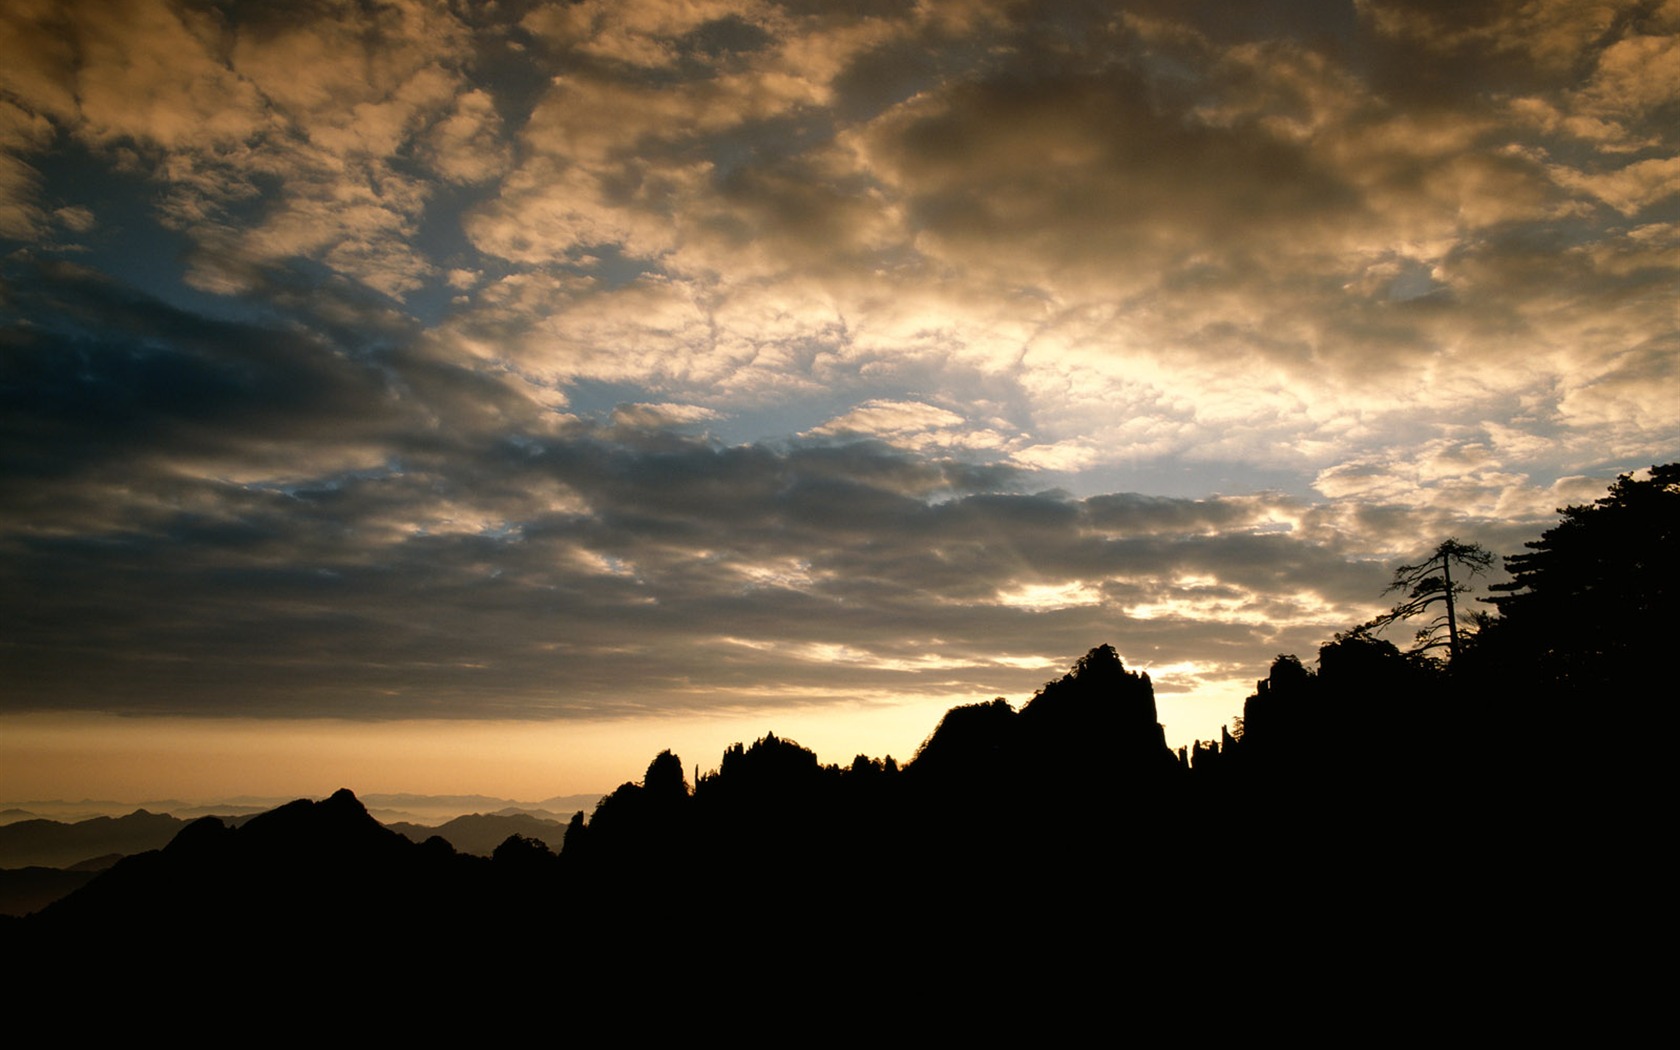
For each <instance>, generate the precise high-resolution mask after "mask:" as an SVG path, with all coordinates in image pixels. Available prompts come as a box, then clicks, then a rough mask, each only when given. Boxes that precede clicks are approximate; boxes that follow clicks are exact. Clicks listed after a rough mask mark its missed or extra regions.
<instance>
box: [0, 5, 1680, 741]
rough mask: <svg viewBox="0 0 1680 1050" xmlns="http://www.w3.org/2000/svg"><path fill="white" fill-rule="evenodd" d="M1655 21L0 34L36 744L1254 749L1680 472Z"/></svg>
mask: <svg viewBox="0 0 1680 1050" xmlns="http://www.w3.org/2000/svg"><path fill="white" fill-rule="evenodd" d="M1675 10H1676V9H1675V7H1674V5H1673V4H1668V5H1659V6H1653V5H1631V4H1619V5H1618V4H1611V5H1599V6H1592V5H1580V4H1568V3H1555V4H1554V3H1514V2H1513V3H1497V4H1488V5H1474V6H1461V7H1458V8H1448V7H1442V6H1441V5H1432V4H1419V3H1410V2H1406V3H1402V2H1377V0H1371V2H1365V3H1360V4H1357V5H1354V8H1353V10H1352V11H1351V12H1350V11H1349V10H1347V9H1346V7H1345V5H1341V6H1338V5H1305V6H1303V5H1299V4H1259V5H1252V6H1249V7H1245V8H1244V10H1243V11H1241V12H1238V11H1235V10H1234V9H1232V8H1230V7H1229V5H1182V4H1162V3H1153V2H1150V3H1138V4H1126V5H1120V6H1119V7H1113V6H1108V7H1101V6H1099V7H1092V6H1090V5H1082V4H1029V5H1020V4H1005V3H991V2H983V0H982V2H973V3H962V4H937V5H921V6H916V5H909V6H906V5H902V4H885V3H883V4H875V5H844V6H843V7H837V6H835V5H825V4H810V3H756V2H754V3H727V4H724V3H709V2H702V3H679V2H674V0H627V2H623V3H594V2H585V3H576V4H524V5H502V6H491V7H482V6H481V7H476V8H471V9H468V8H467V7H463V6H461V5H451V4H443V3H431V2H421V0H405V2H401V3H390V4H380V5H366V4H359V3H339V2H335V0H328V2H321V3H315V4H310V5H307V6H306V7H301V8H300V7H296V6H295V5H293V6H286V5H269V4H237V5H216V4H210V5H205V4H197V3H194V4H178V3H117V4H112V5H105V6H104V7H102V8H95V7H92V6H89V5H70V6H65V5H49V4H40V3H32V2H27V0H26V2H22V3H14V4H11V5H8V6H7V7H6V9H5V10H4V11H3V12H0V20H3V21H4V25H5V30H6V31H7V32H10V33H11V34H13V35H12V37H11V38H12V39H15V40H16V41H17V42H18V45H17V46H16V47H14V48H13V51H15V52H16V54H15V56H14V57H15V61H12V62H8V63H7V64H6V65H5V66H4V68H0V236H3V237H5V238H8V245H7V246H6V247H5V249H4V252H3V253H0V267H3V275H4V282H3V284H0V289H3V290H0V296H3V297H4V302H5V305H6V308H7V309H6V311H5V315H6V320H5V327H4V331H3V340H0V354H3V355H4V362H5V368H6V372H5V374H6V376H7V377H8V379H7V383H6V385H4V386H3V387H0V398H4V400H5V404H4V406H3V412H0V453H3V457H4V458H3V470H0V493H3V494H4V496H5V499H4V501H0V506H3V507H4V510H3V511H0V555H3V556H0V576H3V580H0V595H4V597H3V598H0V603H4V604H5V606H6V610H7V622H8V623H18V624H22V625H23V626H22V628H21V629H20V631H19V633H18V635H17V637H16V639H15V640H14V641H13V642H12V643H11V644H10V645H9V647H8V648H7V650H6V653H5V656H4V659H5V660H6V661H7V669H6V674H5V676H4V678H5V681H6V682H7V686H6V688H5V691H4V703H5V704H6V705H7V706H8V707H9V708H12V709H20V708H24V707H52V706H55V705H57V706H66V707H89V708H108V709H115V710H123V711H134V712H142V711H148V712H155V711H162V710H176V711H182V712H194V713H205V712H226V711H229V710H239V711H245V712H249V713H258V714H268V715H285V714H300V713H311V714H350V715H354V716H358V717H369V718H400V717H414V716H420V715H424V716H431V715H466V714H473V715H483V716H486V717H501V716H508V717H549V716H554V717H574V716H587V715H596V714H625V715H638V714H647V713H652V712H660V711H665V710H670V709H676V708H695V709H698V708H702V707H707V706H709V705H716V704H726V705H736V704H738V705H742V706H746V707H751V706H753V705H758V704H765V703H769V702H771V700H772V699H773V698H775V697H778V696H782V697H799V698H805V699H806V700H808V701H810V702H813V703H815V702H823V703H830V702H833V703H838V702H842V701H844V700H845V699H847V698H848V697H856V696H867V697H870V698H873V699H876V700H885V699H891V698H893V697H901V696H915V695H928V696H932V695H936V694H937V695H938V696H939V697H941V698H947V697H950V696H952V695H964V694H972V695H974V696H977V697H984V696H989V695H996V693H997V692H1004V691H1009V692H1017V691H1020V690H1024V689H1030V688H1031V686H1033V685H1035V684H1037V682H1038V681H1041V680H1042V677H1043V674H1044V671H1043V669H1044V668H1045V667H1047V666H1050V667H1053V666H1057V665H1059V664H1062V663H1064V662H1065V660H1066V659H1067V656H1068V653H1069V652H1070V651H1071V652H1073V653H1074V654H1077V652H1078V651H1081V647H1084V646H1088V645H1090V644H1097V643H1098V642H1101V641H1104V640H1111V641H1114V642H1115V643H1116V644H1117V645H1119V646H1120V648H1121V651H1122V653H1123V654H1124V655H1126V657H1127V659H1128V661H1129V662H1132V663H1135V664H1139V665H1143V666H1157V667H1163V668H1179V669H1180V670H1179V671H1177V672H1174V673H1176V674H1182V675H1183V676H1184V677H1185V679H1187V680H1189V681H1190V683H1191V684H1190V685H1189V686H1185V685H1183V684H1182V683H1181V684H1180V685H1179V686H1177V687H1176V688H1180V689H1185V688H1188V689H1190V690H1191V691H1192V692H1196V693H1197V695H1209V694H1210V692H1216V691H1217V690H1218V689H1228V690H1229V691H1230V692H1231V693H1232V694H1233V695H1232V698H1231V701H1230V703H1229V709H1230V710H1231V711H1234V710H1235V707H1236V705H1237V704H1239V703H1240V700H1241V695H1240V694H1241V693H1242V692H1243V691H1244V690H1246V688H1247V687H1248V680H1251V679H1253V678H1255V677H1258V675H1259V674H1260V673H1263V671H1264V664H1265V662H1266V661H1267V660H1269V659H1270V657H1271V656H1272V655H1273V654H1274V653H1276V652H1278V651H1298V652H1302V653H1310V651H1311V649H1312V647H1313V646H1314V645H1316V644H1317V642H1319V641H1321V640H1322V639H1323V637H1325V635H1326V634H1327V633H1328V632H1329V631H1332V630H1336V629H1340V628H1343V627H1346V626H1347V625H1349V624H1351V623H1354V622H1358V621H1359V620H1362V619H1364V618H1365V617H1366V616H1368V615H1369V614H1370V613H1371V612H1372V611H1374V607H1375V605H1376V604H1377V603H1378V602H1379V601H1380V593H1381V587H1382V585H1383V584H1385V583H1386V580H1387V573H1386V571H1385V566H1386V565H1387V564H1389V563H1391V562H1392V561H1393V560H1397V559H1405V558H1409V557H1415V555H1416V553H1417V551H1418V550H1419V549H1423V548H1426V547H1427V546H1428V545H1429V543H1430V542H1432V541H1434V542H1438V540H1439V538H1441V537H1443V536H1446V535H1455V534H1456V535H1459V536H1460V537H1461V538H1463V539H1466V540H1467V541H1468V540H1471V539H1476V540H1479V541H1481V542H1485V543H1488V544H1489V545H1490V546H1493V547H1495V549H1499V550H1514V549H1516V548H1517V547H1520V543H1521V541H1522V540H1523V539H1527V538H1532V536H1534V535H1536V534H1537V533H1538V531H1539V529H1540V528H1543V527H1544V525H1545V524H1546V523H1547V522H1548V520H1549V515H1550V514H1551V513H1552V509H1553V508H1554V507H1555V506H1556V505H1559V504H1560V503H1561V502H1567V501H1577V500H1579V499H1582V498H1587V497H1590V496H1591V495H1592V490H1593V487H1594V486H1595V485H1601V484H1602V482H1603V481H1604V480H1607V479H1608V478H1609V477H1613V476H1614V474H1615V473H1616V472H1617V471H1618V470H1622V469H1626V468H1628V467H1631V466H1638V465H1641V464H1643V463H1647V462H1651V461H1658V460H1664V459H1668V458H1672V456H1673V454H1675V453H1676V451H1677V450H1680V420H1677V418H1676V414H1675V411H1674V408H1673V406H1674V405H1676V404H1680V375H1677V373H1676V369H1675V367H1674V362H1675V360H1676V357H1677V349H1680V343H1677V331H1676V321H1675V315H1674V310H1673V299H1674V297H1673V294H1672V291H1673V285H1674V282H1675V276H1676V272H1677V268H1680V256H1677V252H1676V244H1677V238H1676V233H1675V230H1676V221H1675V219H1676V216H1675V214H1674V200H1675V196H1674V192H1673V191H1674V189H1675V186H1676V182H1675V164H1676V159H1675V158H1676V143H1675V134H1674V122H1673V119H1672V117H1673V112H1672V108H1673V107H1672V105H1671V100H1672V97H1673V92H1672V91H1671V90H1670V85H1671V82H1672V81H1673V79H1674V74H1675V54H1676V52H1675V49H1674V46H1673V40H1674V36H1675V34H1674V32H1673V30H1674V28H1675ZM67 260H74V261H73V262H69V261H67ZM1594 479H1597V480H1596V481H1595V480H1594ZM1010 675H1014V676H1016V677H1013V678H1011V677H1009V676H1010ZM1162 685H1163V688H1166V683H1164V682H1163V683H1162Z"/></svg>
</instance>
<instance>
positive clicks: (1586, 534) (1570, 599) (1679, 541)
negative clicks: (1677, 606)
mask: <svg viewBox="0 0 1680 1050" xmlns="http://www.w3.org/2000/svg"><path fill="white" fill-rule="evenodd" d="M1559 513H1560V514H1562V515H1563V520H1562V521H1561V522H1559V523H1558V524H1557V525H1555V526H1553V527H1552V528H1550V529H1547V530H1546V531H1545V532H1544V533H1543V534H1542V535H1541V537H1540V538H1539V539H1538V540H1533V541H1530V542H1528V543H1526V544H1524V546H1525V547H1527V548H1528V550H1527V552H1526V553H1523V554H1517V555H1512V556H1510V557H1507V558H1506V559H1505V568H1506V569H1507V571H1509V572H1510V574H1511V580H1510V581H1509V582H1508V583H1497V584H1494V585H1492V586H1491V587H1489V588H1488V589H1489V590H1490V591H1493V592H1496V593H1495V594H1494V595H1493V596H1492V597H1490V598H1489V599H1488V601H1490V602H1491V603H1492V604H1493V605H1495V606H1496V607H1497V608H1498V609H1499V613H1500V621H1501V622H1500V633H1501V634H1502V635H1503V636H1505V638H1506V640H1507V642H1508V644H1509V645H1517V646H1521V647H1522V648H1524V649H1526V650H1527V655H1526V657H1525V658H1526V659H1532V660H1535V661H1538V662H1539V663H1540V664H1541V665H1542V666H1543V667H1544V668H1545V669H1546V673H1547V674H1548V675H1550V676H1551V677H1553V678H1554V679H1556V680H1558V681H1560V682H1567V683H1573V684H1576V685H1581V686H1586V685H1593V684H1605V683H1607V682H1609V681H1611V680H1620V679H1622V678H1631V677H1634V675H1633V670H1634V668H1635V667H1636V666H1649V661H1650V660H1651V658H1653V657H1655V656H1656V654H1657V653H1658V652H1660V650H1659V649H1658V645H1659V644H1660V641H1661V640H1662V638H1663V637H1664V636H1665V635H1667V634H1668V632H1669V628H1670V626H1671V619H1670V618H1671V616H1672V605H1671V603H1672V601H1673V598H1674V594H1675V589H1676V583H1677V581H1680V463H1670V464H1666V465H1664V466H1654V467H1652V468H1651V470H1650V472H1649V474H1648V475H1647V476H1645V477H1636V476H1635V475H1633V474H1623V475H1622V476H1621V477H1619V478H1617V479H1616V483H1615V484H1614V485H1612V486H1611V487H1610V492H1609V494H1608V495H1606V496H1604V497H1603V498H1602V499H1599V500H1596V501H1595V502H1593V503H1591V504H1588V505H1584V506H1570V507H1564V508H1562V509H1561V510H1560V511H1559Z"/></svg>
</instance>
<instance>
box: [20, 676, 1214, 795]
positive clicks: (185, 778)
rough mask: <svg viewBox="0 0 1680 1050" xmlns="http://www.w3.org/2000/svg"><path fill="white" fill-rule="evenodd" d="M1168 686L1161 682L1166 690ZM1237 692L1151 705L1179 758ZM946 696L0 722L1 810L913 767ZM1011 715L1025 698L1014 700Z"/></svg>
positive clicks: (536, 790) (1164, 698)
mask: <svg viewBox="0 0 1680 1050" xmlns="http://www.w3.org/2000/svg"><path fill="white" fill-rule="evenodd" d="M1161 684H1165V683H1157V685H1161ZM1237 687H1238V683H1234V682H1231V683H1227V682H1217V683H1203V684H1200V685H1194V686H1192V687H1191V688H1190V689H1189V690H1188V691H1186V692H1168V693H1163V694H1158V695H1157V697H1156V705H1157V709H1158V710H1159V712H1160V716H1161V718H1162V721H1163V723H1164V724H1165V725H1166V727H1167V739H1168V741H1169V743H1170V744H1171V745H1172V746H1173V747H1178V746H1180V745H1182V744H1187V743H1188V742H1190V741H1191V740H1194V739H1205V738H1208V737H1217V736H1218V734H1219V727H1220V726H1221V725H1224V724H1226V722H1228V721H1229V719H1230V717H1231V716H1232V715H1235V714H1238V713H1240V712H1241V708H1242V701H1241V699H1240V696H1241V695H1242V694H1241V693H1238V692H1236V691H1235V690H1236V688H1237ZM986 699H989V698H987V697H979V696H950V697H940V698H935V699H926V698H923V699H918V700H915V701H912V702H906V703H903V704H873V705H856V704H854V705H849V706H846V707H828V706H817V705H809V706H803V707H782V708H773V709H769V708H767V709H762V710H757V711H753V712H749V713H742V712H739V711H735V712H729V713H720V714H715V715H708V714H689V715H673V716H668V717H664V718H660V719H658V720H655V721H650V720H647V719H621V720H570V721H551V722H535V721H526V722H516V721H482V720H465V719H462V720H441V719H439V720H413V721H401V722H351V721H343V720H333V719H308V720H295V721H281V720H262V719H237V718H227V719H192V718H179V717H166V718H120V717H116V716H112V715H102V714H86V713H70V714H24V715H9V716H7V717H5V718H4V719H0V802H8V803H20V802H28V801H46V800H53V799H59V800H66V801H75V800H82V799H97V800H105V801H118V802H128V803H135V804H138V803H141V802H145V801H150V800H165V799H168V800H178V801H183V802H208V801H215V800H222V799H228V798H237V797H243V796H254V797H257V798H296V797H304V796H308V797H324V796H326V795H328V794H331V793H332V792H333V791H335V790H337V789H338V788H341V787H347V788H349V789H350V790H352V791H354V792H356V793H357V794H358V795H364V794H395V793H412V794H422V795H425V794H430V795H467V794H476V795H489V796H493V797H498V798H507V799H513V800H517V801H524V802H538V801H541V800H543V799H546V798H552V797H555V796H559V795H574V794H595V793H599V794H606V793H607V792H610V791H611V790H613V789H614V788H615V787H617V786H618V785H619V784H622V783H624V782H626V781H631V780H640V779H641V776H642V773H643V772H644V771H645V770H646V768H647V764H648V762H649V761H650V760H652V758H653V757H654V756H655V755H657V754H658V753H659V752H661V751H664V750H667V749H669V750H671V751H674V752H675V753H676V754H677V755H678V756H679V757H680V758H681V759H682V760H683V766H684V769H685V770H686V771H687V773H688V775H689V776H690V777H692V776H693V775H694V770H695V767H696V766H698V767H699V768H700V770H701V771H702V772H705V771H709V770H712V769H715V768H716V767H717V764H718V761H719V759H720V757H721V755H722V754H723V751H724V749H725V748H726V747H728V746H729V745H731V744H734V743H737V742H741V743H750V742H751V741H753V740H756V739H758V738H760V737H762V736H764V734H765V733H767V732H768V733H775V734H776V735H777V736H779V737H784V738H787V739H790V740H794V741H797V742H799V743H800V744H802V745H804V746H805V747H809V748H811V749H812V750H813V751H815V752H816V753H817V756H818V758H819V759H820V760H821V761H822V762H824V763H836V764H840V765H845V764H847V763H849V762H850V761H851V760H852V758H853V757H854V756H856V755H859V754H864V755H868V756H870V757H872V758H885V757H886V756H888V755H891V756H892V757H894V758H895V759H897V760H898V761H899V763H900V764H903V763H905V762H908V761H909V760H910V759H911V758H912V757H913V756H914V755H915V752H916V748H917V747H918V746H920V744H921V742H922V741H923V740H925V739H926V738H927V736H928V735H929V734H931V733H932V732H933V730H934V728H935V727H936V726H937V725H938V724H939V719H940V717H941V716H943V715H944V713H945V712H946V711H947V710H948V709H950V708H951V707H954V706H957V705H958V704H965V703H975V702H979V701H983V700H986ZM1006 699H1008V700H1009V702H1010V703H1012V704H1014V705H1015V706H1016V707H1017V708H1019V707H1020V706H1022V705H1023V704H1024V703H1026V701H1027V700H1028V699H1029V698H1028V697H1008V698H1006Z"/></svg>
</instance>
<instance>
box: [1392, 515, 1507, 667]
mask: <svg viewBox="0 0 1680 1050" xmlns="http://www.w3.org/2000/svg"><path fill="white" fill-rule="evenodd" d="M1455 566H1456V567H1457V568H1458V569H1459V572H1460V578H1459V580H1456V581H1455V580H1454V579H1453V568H1454V567H1455ZM1492 566H1493V554H1492V552H1490V551H1489V550H1488V549H1487V548H1485V547H1483V546H1482V545H1481V544H1479V543H1460V542H1459V541H1458V538H1457V537H1451V538H1449V539H1446V540H1443V541H1442V542H1441V544H1440V546H1438V547H1436V548H1435V549H1434V550H1433V551H1432V552H1430V555H1429V557H1427V558H1425V559H1424V560H1423V561H1420V562H1418V563H1417V564H1416V565H1402V566H1400V567H1399V568H1397V569H1395V570H1394V580H1393V582H1392V583H1390V584H1389V585H1388V589H1387V590H1385V591H1384V592H1383V593H1384V594H1391V593H1393V592H1395V591H1400V592H1402V593H1404V594H1405V597H1404V598H1403V599H1402V600H1401V601H1400V603H1399V604H1398V605H1396V606H1395V607H1394V608H1392V609H1390V610H1389V611H1388V612H1386V613H1384V614H1383V615H1381V616H1379V617H1377V618H1376V619H1375V620H1373V621H1371V623H1370V624H1368V625H1366V626H1367V627H1369V628H1371V629H1374V630H1381V629H1382V628H1384V627H1387V626H1388V625H1389V624H1391V623H1395V622H1397V621H1400V620H1410V619H1412V618H1413V617H1417V616H1426V615H1427V616H1430V617H1431V619H1429V620H1428V621H1427V622H1426V623H1425V624H1424V626H1423V627H1421V628H1419V629H1418V632H1417V644H1416V645H1415V646H1413V648H1412V651H1413V652H1414V653H1426V652H1429V651H1430V650H1433V649H1439V648H1441V647H1442V646H1445V647H1446V649H1447V654H1448V656H1449V657H1451V658H1452V659H1455V660H1456V659H1457V658H1458V654H1459V648H1460V644H1459V632H1458V608H1457V598H1458V596H1459V595H1461V594H1465V593H1468V592H1469V590H1470V588H1469V587H1468V586H1466V585H1465V584H1464V583H1463V582H1461V581H1462V580H1463V578H1464V577H1466V576H1480V575H1481V574H1482V573H1484V572H1486V571H1487V570H1488V569H1489V568H1491V567H1492ZM1443 628H1444V629H1445V631H1446V638H1445V640H1443V639H1442V637H1441V632H1442V630H1443Z"/></svg>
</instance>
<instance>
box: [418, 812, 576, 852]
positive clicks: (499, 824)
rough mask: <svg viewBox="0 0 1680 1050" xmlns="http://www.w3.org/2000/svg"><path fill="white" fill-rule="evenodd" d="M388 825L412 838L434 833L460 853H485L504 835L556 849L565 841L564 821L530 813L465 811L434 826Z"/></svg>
mask: <svg viewBox="0 0 1680 1050" xmlns="http://www.w3.org/2000/svg"><path fill="white" fill-rule="evenodd" d="M386 827H388V828H390V829H391V830H392V831H395V832H397V833H399V834H401V835H403V836H405V837H406V838H408V839H410V840H411V841H414V842H424V841H426V840H427V839H429V838H431V837H432V836H433V835H436V836H437V837H438V838H441V839H443V840H444V841H445V842H447V843H449V844H450V845H451V846H454V847H455V848H456V849H457V850H459V851H460V852H462V853H471V854H473V855H474V856H478V857H488V856H490V855H491V854H492V853H494V852H496V847H497V846H500V845H501V844H502V843H503V842H506V841H507V839H508V836H510V835H518V836H520V837H522V838H528V839H535V840H537V841H538V842H541V843H543V844H544V845H546V846H547V847H548V848H549V849H551V850H553V851H555V852H556V853H558V852H559V851H560V849H561V847H562V846H563V845H564V843H565V841H566V825H564V824H562V823H561V822H559V821H558V820H550V819H548V818H546V817H538V816H534V815H532V814H530V813H519V812H514V813H469V814H467V815H466V816H461V817H456V818H455V819H454V820H449V821H445V822H444V823H442V824H439V825H438V826H437V827H435V828H429V827H425V826H424V825H420V824H410V823H407V822H398V823H393V824H387V825H386Z"/></svg>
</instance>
